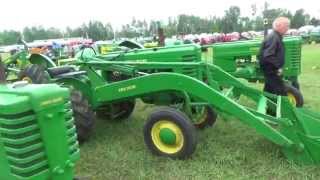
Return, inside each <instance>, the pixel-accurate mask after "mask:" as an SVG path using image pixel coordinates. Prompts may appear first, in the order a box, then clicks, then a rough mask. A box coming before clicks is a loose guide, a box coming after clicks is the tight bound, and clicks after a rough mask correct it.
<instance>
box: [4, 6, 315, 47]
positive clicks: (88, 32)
mask: <svg viewBox="0 0 320 180" xmlns="http://www.w3.org/2000/svg"><path fill="white" fill-rule="evenodd" d="M257 11H258V10H257V6H256V5H255V4H253V5H252V6H251V12H252V14H251V17H244V16H241V10H240V8H239V7H238V6H231V7H229V9H227V10H225V13H224V15H223V16H222V17H218V16H210V17H206V18H202V17H199V16H195V15H187V14H180V15H178V16H176V17H169V18H168V20H167V23H166V24H161V25H160V23H159V22H158V21H155V20H151V21H149V22H147V21H146V20H138V19H135V18H133V19H132V20H131V22H130V23H128V24H125V25H122V27H121V29H120V30H118V31H115V30H114V28H113V27H112V25H111V24H110V23H104V22H100V21H90V22H88V23H84V24H82V25H81V26H79V27H76V28H70V27H67V28H66V29H65V30H61V29H57V28H53V27H51V28H44V27H42V26H37V27H25V28H24V29H23V30H22V32H18V31H15V30H5V31H2V32H0V45H10V44H15V43H16V42H17V37H19V35H20V34H22V35H23V37H24V39H25V40H26V41H27V42H31V41H34V40H40V39H55V38H68V37H85V38H91V39H92V40H94V41H97V40H111V39H114V38H134V37H138V36H142V37H150V36H154V35H155V34H156V33H157V30H158V28H159V26H161V27H162V28H163V29H164V33H165V36H167V37H171V36H173V35H178V34H190V33H192V34H199V33H213V32H223V33H229V32H235V31H236V32H243V31H249V30H255V31H261V30H263V29H264V18H267V19H268V21H269V24H268V25H267V26H268V28H271V26H272V25H271V22H272V21H273V20H274V19H275V18H276V17H278V16H286V17H288V18H289V19H290V20H291V28H299V27H301V26H304V25H315V26H317V25H320V19H316V18H315V17H311V16H310V15H309V14H308V13H307V12H305V10H304V9H298V10H297V11H295V12H294V13H292V12H290V11H289V10H287V9H281V8H276V9H270V8H269V4H268V3H265V5H264V10H263V11H262V12H257Z"/></svg>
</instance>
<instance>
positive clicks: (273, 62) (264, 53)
mask: <svg viewBox="0 0 320 180" xmlns="http://www.w3.org/2000/svg"><path fill="white" fill-rule="evenodd" d="M284 52H285V49H284V44H283V42H282V36H281V35H280V34H279V33H278V32H276V31H273V32H272V33H270V34H269V35H268V36H267V37H266V38H265V40H264V41H263V43H262V45H261V49H260V54H259V56H258V58H259V61H260V66H261V68H262V70H264V71H269V72H275V71H277V70H278V69H281V68H282V67H283V65H284V58H285V57H284Z"/></svg>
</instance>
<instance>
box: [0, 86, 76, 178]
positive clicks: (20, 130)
mask: <svg viewBox="0 0 320 180" xmlns="http://www.w3.org/2000/svg"><path fill="white" fill-rule="evenodd" d="M72 115H73V113H72V110H71V103H70V101H69V90H68V89H66V88H61V87H59V86H58V85H54V84H50V85H30V84H27V83H26V82H16V83H13V84H7V85H5V84H0V179H1V180H20V179H21V180H22V179H28V180H46V179H52V180H72V179H73V178H74V176H73V169H74V165H75V163H76V161H77V160H78V159H79V157H80V155H79V145H78V141H77V135H76V129H75V125H74V119H73V117H72Z"/></svg>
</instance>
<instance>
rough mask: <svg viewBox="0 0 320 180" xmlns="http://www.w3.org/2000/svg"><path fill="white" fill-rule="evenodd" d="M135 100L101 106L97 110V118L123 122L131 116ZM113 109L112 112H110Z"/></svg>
mask: <svg viewBox="0 0 320 180" xmlns="http://www.w3.org/2000/svg"><path fill="white" fill-rule="evenodd" d="M134 107H135V100H128V101H123V102H118V103H114V104H108V105H102V106H100V107H99V108H98V109H97V110H96V113H97V116H99V117H101V118H105V119H111V120H116V121H119V120H125V119H128V117H129V116H130V115H131V114H132V112H133V110H134ZM111 109H113V110H111Z"/></svg>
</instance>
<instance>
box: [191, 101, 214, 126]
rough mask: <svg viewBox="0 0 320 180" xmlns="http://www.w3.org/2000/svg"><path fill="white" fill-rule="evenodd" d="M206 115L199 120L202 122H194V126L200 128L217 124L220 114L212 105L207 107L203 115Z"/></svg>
mask: <svg viewBox="0 0 320 180" xmlns="http://www.w3.org/2000/svg"><path fill="white" fill-rule="evenodd" d="M202 116H204V117H201V118H200V119H201V120H197V121H200V122H196V123H194V126H195V127H196V128H198V129H204V128H206V127H211V126H213V125H214V124H215V122H216V121H217V118H218V114H217V113H216V111H215V110H214V109H213V108H211V107H210V106H206V107H205V111H204V114H203V115H202Z"/></svg>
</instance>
